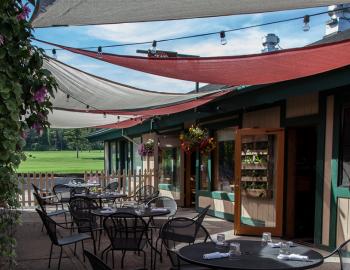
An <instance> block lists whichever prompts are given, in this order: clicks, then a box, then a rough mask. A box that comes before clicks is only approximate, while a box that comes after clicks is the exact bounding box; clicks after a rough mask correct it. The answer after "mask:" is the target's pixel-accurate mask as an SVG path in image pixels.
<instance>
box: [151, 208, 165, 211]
mask: <svg viewBox="0 0 350 270" xmlns="http://www.w3.org/2000/svg"><path fill="white" fill-rule="evenodd" d="M167 211H168V209H166V208H152V209H151V212H167Z"/></svg>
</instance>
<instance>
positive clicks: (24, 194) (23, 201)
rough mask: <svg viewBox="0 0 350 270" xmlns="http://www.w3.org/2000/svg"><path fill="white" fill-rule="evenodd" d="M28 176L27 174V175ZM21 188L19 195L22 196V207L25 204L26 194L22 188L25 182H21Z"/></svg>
mask: <svg viewBox="0 0 350 270" xmlns="http://www.w3.org/2000/svg"><path fill="white" fill-rule="evenodd" d="M27 176H28V174H27ZM21 182H22V183H21V187H22V190H21V194H22V206H25V204H26V192H25V188H24V182H25V180H24V179H23V181H21Z"/></svg>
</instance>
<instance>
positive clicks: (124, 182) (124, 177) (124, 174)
mask: <svg viewBox="0 0 350 270" xmlns="http://www.w3.org/2000/svg"><path fill="white" fill-rule="evenodd" d="M122 177H123V181H122V182H123V194H126V192H125V186H126V185H125V184H126V172H125V170H123V175H122Z"/></svg>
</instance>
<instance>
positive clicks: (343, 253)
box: [324, 239, 350, 270]
mask: <svg viewBox="0 0 350 270" xmlns="http://www.w3.org/2000/svg"><path fill="white" fill-rule="evenodd" d="M334 254H337V255H338V256H339V260H340V270H350V239H349V240H347V241H345V242H344V243H342V244H341V245H340V246H339V247H338V248H337V249H335V250H334V251H333V252H332V253H331V254H329V255H328V256H326V257H324V259H327V258H329V257H331V256H333V255H334Z"/></svg>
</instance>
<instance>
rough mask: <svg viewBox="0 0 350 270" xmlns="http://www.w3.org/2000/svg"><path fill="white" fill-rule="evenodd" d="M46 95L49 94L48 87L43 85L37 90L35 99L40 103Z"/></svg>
mask: <svg viewBox="0 0 350 270" xmlns="http://www.w3.org/2000/svg"><path fill="white" fill-rule="evenodd" d="M46 95H47V89H46V87H44V86H43V87H41V88H39V89H38V90H37V91H36V92H35V94H34V100H35V101H36V102H38V103H39V104H40V103H43V102H44V101H45V98H46Z"/></svg>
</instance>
